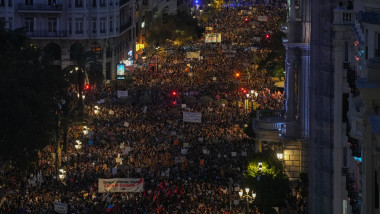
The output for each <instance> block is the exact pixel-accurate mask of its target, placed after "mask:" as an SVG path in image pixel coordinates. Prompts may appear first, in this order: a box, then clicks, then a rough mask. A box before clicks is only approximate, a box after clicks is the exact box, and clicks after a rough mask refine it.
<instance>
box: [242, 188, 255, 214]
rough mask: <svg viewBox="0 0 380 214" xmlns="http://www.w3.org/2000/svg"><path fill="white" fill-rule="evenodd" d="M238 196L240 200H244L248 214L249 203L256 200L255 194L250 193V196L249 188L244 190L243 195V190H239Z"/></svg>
mask: <svg viewBox="0 0 380 214" xmlns="http://www.w3.org/2000/svg"><path fill="white" fill-rule="evenodd" d="M239 196H240V198H242V199H244V198H245V199H246V204H247V213H249V211H250V210H249V202H250V201H252V202H253V201H254V200H255V198H256V193H255V192H252V194H251V195H249V188H248V187H247V188H245V193H244V192H243V190H241V191H240V192H239Z"/></svg>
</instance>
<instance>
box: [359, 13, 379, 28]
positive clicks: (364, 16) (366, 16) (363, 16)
mask: <svg viewBox="0 0 380 214" xmlns="http://www.w3.org/2000/svg"><path fill="white" fill-rule="evenodd" d="M358 21H359V23H361V22H366V23H370V24H376V25H380V13H378V12H373V11H371V12H366V11H360V12H359V13H358Z"/></svg>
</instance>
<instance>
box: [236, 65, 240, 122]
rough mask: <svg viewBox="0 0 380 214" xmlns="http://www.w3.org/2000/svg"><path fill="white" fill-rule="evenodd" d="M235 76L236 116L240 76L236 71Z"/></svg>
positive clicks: (237, 112) (237, 113)
mask: <svg viewBox="0 0 380 214" xmlns="http://www.w3.org/2000/svg"><path fill="white" fill-rule="evenodd" d="M235 78H236V82H235V83H236V116H238V115H239V78H240V73H239V72H236V73H235Z"/></svg>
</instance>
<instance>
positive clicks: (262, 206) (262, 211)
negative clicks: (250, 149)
mask: <svg viewBox="0 0 380 214" xmlns="http://www.w3.org/2000/svg"><path fill="white" fill-rule="evenodd" d="M258 167H259V175H258V176H257V182H260V179H261V174H262V171H263V162H258ZM260 186H261V212H260V213H261V214H264V186H263V185H260Z"/></svg>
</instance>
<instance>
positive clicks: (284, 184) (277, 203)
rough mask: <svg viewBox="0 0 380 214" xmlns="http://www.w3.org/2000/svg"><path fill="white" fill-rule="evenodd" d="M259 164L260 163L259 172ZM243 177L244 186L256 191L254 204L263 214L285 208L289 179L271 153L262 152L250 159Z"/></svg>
mask: <svg viewBox="0 0 380 214" xmlns="http://www.w3.org/2000/svg"><path fill="white" fill-rule="evenodd" d="M259 162H261V163H262V170H261V172H260V170H259V165H258V163H259ZM245 177H246V179H247V180H246V185H248V186H249V187H250V188H252V189H253V190H254V191H256V199H255V201H254V204H255V205H256V206H257V207H259V208H260V210H264V213H274V210H273V209H272V207H283V206H285V200H286V199H287V197H288V195H289V193H290V188H289V178H288V177H287V176H286V174H285V173H284V167H283V164H282V162H281V161H280V160H278V159H277V157H276V154H275V153H274V152H273V151H263V152H262V153H257V154H255V155H254V156H252V157H250V160H249V162H248V167H247V171H246V174H245Z"/></svg>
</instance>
